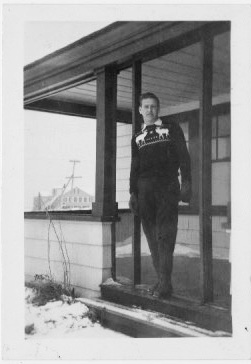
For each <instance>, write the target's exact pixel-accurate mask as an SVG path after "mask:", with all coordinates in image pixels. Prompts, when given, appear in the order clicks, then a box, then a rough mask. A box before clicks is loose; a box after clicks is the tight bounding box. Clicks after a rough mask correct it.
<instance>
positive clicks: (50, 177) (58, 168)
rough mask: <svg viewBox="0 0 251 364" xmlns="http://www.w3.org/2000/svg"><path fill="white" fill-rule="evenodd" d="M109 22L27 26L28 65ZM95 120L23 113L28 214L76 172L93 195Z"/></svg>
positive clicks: (25, 193)
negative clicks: (37, 201) (37, 200)
mask: <svg viewBox="0 0 251 364" xmlns="http://www.w3.org/2000/svg"><path fill="white" fill-rule="evenodd" d="M108 24H109V23H108V22H98V23H97V22H92V23H91V22H46V23H44V22H28V23H26V24H25V29H24V39H25V42H24V49H25V52H24V65H27V64H29V63H31V62H33V61H35V60H37V59H40V58H41V57H43V56H45V55H47V54H49V53H51V52H54V51H55V50H57V49H60V48H62V47H64V46H66V45H68V44H70V43H72V42H74V41H76V40H78V39H80V38H82V37H84V36H86V35H88V34H90V33H92V32H94V31H96V30H98V29H101V28H103V27H105V26H107V25H108ZM95 157H96V121H95V120H94V119H85V118H80V117H74V116H65V115H57V114H52V113H45V112H40V111H31V110H24V209H25V210H31V209H32V206H33V198H34V196H37V195H38V193H39V192H40V193H46V194H50V193H51V190H52V188H54V187H62V186H63V185H64V184H65V183H66V182H67V181H68V179H67V178H66V177H68V176H70V175H71V173H72V167H73V164H72V163H70V162H69V161H70V160H73V159H76V160H79V161H80V163H77V164H76V168H75V176H81V177H82V178H79V179H76V180H75V181H74V186H78V187H79V188H81V189H83V190H84V191H85V192H87V193H90V194H92V195H94V194H95V163H96V160H95Z"/></svg>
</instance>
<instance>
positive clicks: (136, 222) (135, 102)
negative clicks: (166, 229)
mask: <svg viewBox="0 0 251 364" xmlns="http://www.w3.org/2000/svg"><path fill="white" fill-rule="evenodd" d="M141 82H142V67H141V61H135V62H133V65H132V134H133V135H134V134H135V133H136V132H137V131H139V130H140V115H139V96H140V94H141ZM132 251H133V273H134V274H133V283H134V285H137V284H140V282H141V234H140V218H139V217H138V216H135V215H134V217H133V234H132Z"/></svg>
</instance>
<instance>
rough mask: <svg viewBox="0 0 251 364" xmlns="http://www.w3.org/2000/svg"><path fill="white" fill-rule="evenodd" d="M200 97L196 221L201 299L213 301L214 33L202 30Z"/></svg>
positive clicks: (203, 301)
mask: <svg viewBox="0 0 251 364" xmlns="http://www.w3.org/2000/svg"><path fill="white" fill-rule="evenodd" d="M200 43H201V62H202V67H201V68H202V73H201V100H200V117H199V222H200V257H201V300H202V303H205V302H212V301H213V250H212V215H211V206H212V164H211V135H212V126H211V120H212V83H213V35H212V33H210V32H204V33H202V38H201V42H200Z"/></svg>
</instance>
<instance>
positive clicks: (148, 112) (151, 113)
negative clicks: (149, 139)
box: [139, 98, 159, 125]
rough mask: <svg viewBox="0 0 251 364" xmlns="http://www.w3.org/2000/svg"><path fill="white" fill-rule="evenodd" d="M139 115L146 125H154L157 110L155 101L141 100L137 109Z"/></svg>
mask: <svg viewBox="0 0 251 364" xmlns="http://www.w3.org/2000/svg"><path fill="white" fill-rule="evenodd" d="M139 113H140V114H141V115H142V116H143V119H144V123H145V124H146V125H151V124H154V123H155V121H156V120H157V119H158V117H159V116H158V114H159V108H158V104H157V101H156V100H155V99H150V98H149V99H143V100H142V105H141V106H140V107H139Z"/></svg>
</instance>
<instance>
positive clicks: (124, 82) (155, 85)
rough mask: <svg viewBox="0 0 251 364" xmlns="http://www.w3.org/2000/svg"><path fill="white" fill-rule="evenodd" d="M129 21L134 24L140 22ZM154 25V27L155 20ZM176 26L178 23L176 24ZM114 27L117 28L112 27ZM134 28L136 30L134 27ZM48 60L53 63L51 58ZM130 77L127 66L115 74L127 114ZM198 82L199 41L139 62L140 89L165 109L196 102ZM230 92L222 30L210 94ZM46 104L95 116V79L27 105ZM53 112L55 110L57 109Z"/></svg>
mask: <svg viewBox="0 0 251 364" xmlns="http://www.w3.org/2000/svg"><path fill="white" fill-rule="evenodd" d="M132 23H133V25H134V26H136V25H137V24H138V23H139V22H132ZM165 23H168V22H165ZM189 23H191V22H189ZM160 24H161V26H163V24H162V23H161V22H158V24H157V25H158V26H160ZM153 25H154V26H155V27H156V26H157V25H156V23H154V24H153ZM175 25H177V24H176V23H175ZM137 26H138V25H137ZM143 26H144V27H143ZM145 26H146V22H142V23H141V31H142V32H143V31H146V28H145ZM166 26H169V27H173V26H174V24H173V23H172V22H169V23H168V24H166ZM108 28H110V26H109V27H108ZM126 29H128V28H126ZM115 30H118V29H117V28H116V27H115ZM120 30H121V29H120ZM134 31H136V28H135V29H134ZM49 61H50V62H52V61H51V60H50V59H49ZM35 66H36V65H35ZM28 68H29V67H28ZM131 80H132V70H131V68H126V69H124V70H122V71H121V72H120V73H119V74H118V91H117V95H118V98H117V103H118V109H119V110H121V111H125V112H129V113H130V112H131V109H132V101H131V100H132V81H131ZM200 83H201V62H200V44H199V43H194V44H192V45H190V46H188V47H186V48H182V49H180V50H178V51H174V52H172V53H169V54H166V55H160V56H158V57H157V58H155V59H153V60H149V61H146V62H143V64H142V91H143V92H145V91H151V92H154V93H156V94H157V95H158V96H159V98H160V102H161V106H162V109H164V110H165V109H166V108H170V107H174V106H180V105H185V104H190V105H193V104H195V103H198V101H199V94H200ZM229 94H230V32H225V33H222V34H219V35H217V36H216V37H215V38H214V67H213V97H214V98H215V100H216V99H217V97H221V96H224V97H225V98H224V101H226V97H227V98H228V97H229ZM216 102H217V101H216ZM48 103H49V104H50V105H58V107H59V109H60V105H61V106H62V105H70V104H71V105H76V106H77V107H78V108H79V110H80V114H82V116H87V115H86V114H88V110H91V111H90V116H91V117H95V108H96V80H95V79H92V80H89V81H88V80H87V81H86V82H82V83H78V84H77V85H75V86H74V87H70V88H65V89H63V90H61V91H58V92H57V93H53V94H51V95H50V96H48V97H46V98H44V100H43V101H42V102H41V101H40V102H37V103H36V102H35V103H33V104H30V105H29V103H28V104H27V105H28V106H27V108H34V109H36V105H40V109H43V105H48ZM41 105H42V106H41ZM51 108H53V106H51ZM37 109H39V107H37ZM45 109H46V107H45ZM84 110H85V111H84ZM86 110H87V111H86ZM47 111H51V110H47ZM54 112H57V111H56V109H55V111H54ZM69 113H70V112H69Z"/></svg>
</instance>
